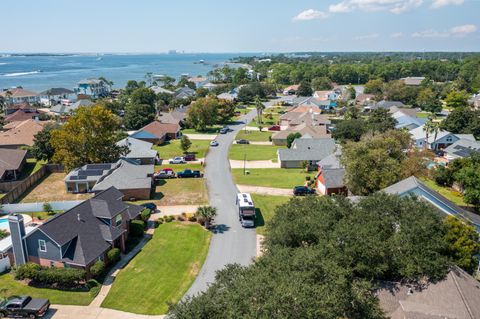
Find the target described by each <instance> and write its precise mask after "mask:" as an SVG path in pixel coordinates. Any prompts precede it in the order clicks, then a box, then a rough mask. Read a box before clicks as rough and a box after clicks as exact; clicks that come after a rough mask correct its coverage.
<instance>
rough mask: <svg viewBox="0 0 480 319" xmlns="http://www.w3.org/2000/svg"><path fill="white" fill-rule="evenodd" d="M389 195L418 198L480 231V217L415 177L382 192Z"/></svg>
mask: <svg viewBox="0 0 480 319" xmlns="http://www.w3.org/2000/svg"><path fill="white" fill-rule="evenodd" d="M382 191H383V192H385V193H387V194H395V195H398V196H400V197H404V196H411V195H413V196H416V197H417V198H419V199H421V200H424V201H426V202H427V203H430V204H431V205H432V206H433V207H435V208H436V209H437V210H438V211H439V212H441V213H443V214H446V215H451V216H455V217H458V218H460V219H463V220H466V221H468V222H470V223H472V224H473V225H474V226H475V227H476V229H477V231H480V215H477V214H474V213H471V212H469V211H467V210H465V209H463V208H461V207H458V206H457V205H455V204H454V203H452V202H451V201H449V200H448V199H446V198H445V197H443V196H442V195H440V194H439V193H437V192H436V191H434V190H433V189H431V188H429V187H428V186H426V185H425V184H424V183H422V182H421V181H420V180H419V179H418V178H416V177H415V176H411V177H408V178H406V179H404V180H402V181H400V182H398V183H395V184H393V185H391V186H389V187H387V188H384V189H383V190H382Z"/></svg>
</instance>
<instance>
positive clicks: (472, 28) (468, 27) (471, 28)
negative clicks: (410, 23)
mask: <svg viewBox="0 0 480 319" xmlns="http://www.w3.org/2000/svg"><path fill="white" fill-rule="evenodd" d="M476 31H477V26H476V25H474V24H465V25H459V26H456V27H453V28H451V29H450V30H448V31H437V30H434V29H428V30H424V31H419V32H414V33H413V34H412V37H414V38H448V37H465V36H467V35H469V34H471V33H474V32H476Z"/></svg>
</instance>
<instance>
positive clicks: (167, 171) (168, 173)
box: [153, 168, 177, 179]
mask: <svg viewBox="0 0 480 319" xmlns="http://www.w3.org/2000/svg"><path fill="white" fill-rule="evenodd" d="M153 177H154V178H155V179H169V178H175V177H177V176H176V175H175V172H174V171H173V169H171V168H164V169H162V170H161V171H160V172H157V173H155V174H154V175H153Z"/></svg>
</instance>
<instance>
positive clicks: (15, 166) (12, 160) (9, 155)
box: [0, 148, 27, 182]
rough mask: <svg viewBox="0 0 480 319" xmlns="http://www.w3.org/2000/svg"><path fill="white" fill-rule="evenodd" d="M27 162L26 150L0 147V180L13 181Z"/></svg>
mask: <svg viewBox="0 0 480 319" xmlns="http://www.w3.org/2000/svg"><path fill="white" fill-rule="evenodd" d="M26 162H27V151H26V150H20V149H8V148H0V181H1V182H5V181H15V180H17V179H18V178H19V177H20V175H21V174H22V170H23V168H24V167H25V163H26Z"/></svg>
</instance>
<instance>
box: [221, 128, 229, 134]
mask: <svg viewBox="0 0 480 319" xmlns="http://www.w3.org/2000/svg"><path fill="white" fill-rule="evenodd" d="M219 133H220V134H227V133H228V128H225V127H224V128H222V129H220V131H219Z"/></svg>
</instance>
